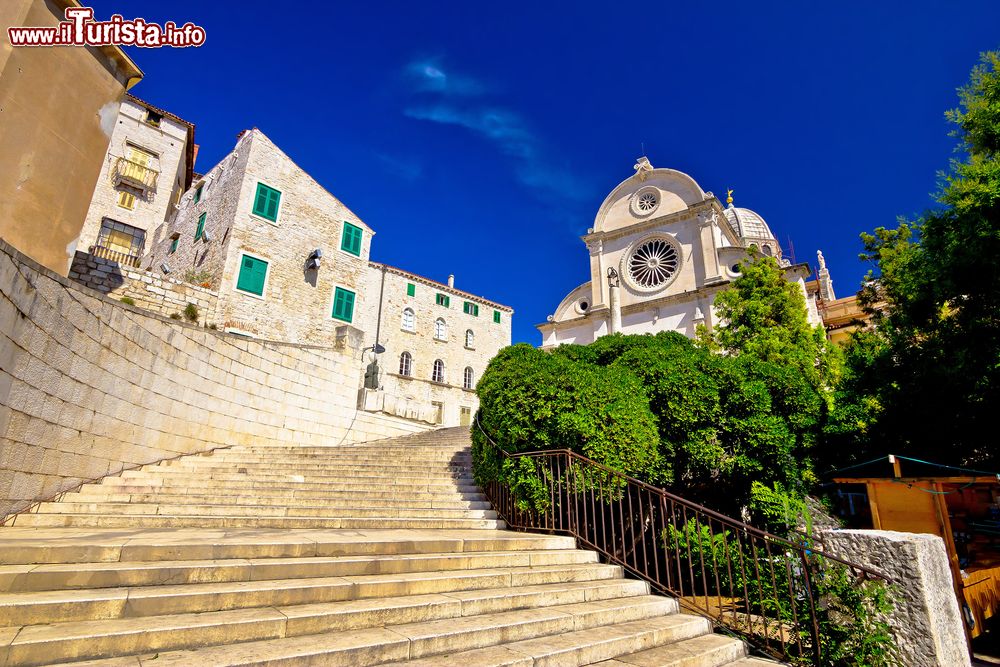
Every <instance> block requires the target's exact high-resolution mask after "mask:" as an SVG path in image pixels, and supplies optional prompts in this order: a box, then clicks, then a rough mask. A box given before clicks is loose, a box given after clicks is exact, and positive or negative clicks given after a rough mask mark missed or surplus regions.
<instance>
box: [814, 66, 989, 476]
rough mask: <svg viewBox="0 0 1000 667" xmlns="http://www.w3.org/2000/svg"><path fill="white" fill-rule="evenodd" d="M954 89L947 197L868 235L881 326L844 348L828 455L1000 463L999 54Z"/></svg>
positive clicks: (872, 293)
mask: <svg viewBox="0 0 1000 667" xmlns="http://www.w3.org/2000/svg"><path fill="white" fill-rule="evenodd" d="M959 96H960V102H961V108H959V109H954V110H952V111H949V112H948V113H947V114H946V116H947V118H948V120H949V121H950V122H951V123H953V124H954V125H955V130H954V132H953V133H952V134H953V136H955V137H957V138H958V139H959V145H958V152H959V155H960V157H959V158H956V159H954V160H952V162H951V166H950V170H949V171H948V172H947V173H945V174H941V188H940V191H939V193H938V195H937V199H938V202H939V203H940V206H939V207H937V208H935V209H932V210H930V211H928V212H926V213H924V215H922V216H921V217H920V218H918V219H917V220H914V221H901V222H900V223H899V225H898V227H897V228H896V229H886V228H882V227H880V228H878V229H876V230H875V231H874V233H872V234H863V235H862V242H863V244H864V253H863V254H862V255H861V258H862V259H863V260H866V261H868V262H870V263H871V264H872V271H871V273H870V274H869V278H870V280H869V281H868V283H867V284H866V286H865V287H864V288H863V289H862V292H861V299H862V302H863V303H864V304H865V305H866V307H868V308H869V309H870V310H873V311H875V312H874V320H875V324H876V329H875V331H874V332H869V333H866V334H862V335H860V336H856V337H855V340H854V341H853V342H852V344H851V345H850V346H849V348H848V350H847V357H848V368H847V371H846V373H845V379H844V382H843V383H842V385H841V386H840V387H839V388H838V405H837V412H836V414H835V416H834V419H832V420H831V427H830V428H829V429H828V435H829V438H830V440H831V445H832V446H831V447H830V448H829V449H830V450H831V451H835V452H843V456H842V457H839V458H838V459H836V460H833V461H831V463H833V464H838V465H842V464H845V463H848V462H850V461H852V460H856V459H858V458H860V457H861V456H862V454H861V452H864V456H865V457H866V458H868V459H870V458H873V457H874V456H878V455H881V454H886V453H896V454H904V455H910V456H915V457H919V458H931V459H932V460H936V461H941V462H944V463H952V464H960V465H962V464H964V465H980V466H987V465H996V464H997V463H1000V451H998V450H997V448H996V447H995V446H993V444H992V443H991V442H990V441H989V440H988V439H984V438H983V437H982V433H988V432H990V431H991V430H992V427H993V413H994V412H995V406H996V405H1000V263H998V262H997V257H998V256H1000V53H997V52H991V53H985V54H983V56H982V62H981V64H980V65H978V66H977V67H976V68H975V69H974V70H973V72H972V75H971V77H970V80H969V83H968V84H967V85H966V86H965V87H964V88H962V89H961V90H960V92H959ZM882 306H884V308H882ZM914 415H934V418H933V419H914Z"/></svg>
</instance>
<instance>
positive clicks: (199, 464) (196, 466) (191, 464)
mask: <svg viewBox="0 0 1000 667" xmlns="http://www.w3.org/2000/svg"><path fill="white" fill-rule="evenodd" d="M160 468H167V469H171V470H238V469H240V468H246V469H247V470H267V471H272V472H286V471H290V472H297V471H304V470H309V471H313V470H316V471H330V472H334V471H336V472H345V471H353V472H359V471H358V468H357V466H355V465H354V464H351V463H341V462H340V461H337V462H331V463H307V462H303V461H289V462H288V463H280V464H277V463H273V462H271V461H264V462H247V461H219V460H215V459H211V458H188V457H185V458H182V459H175V460H173V461H164V462H163V463H161V464H158V465H157V466H155V467H152V466H147V467H145V468H144V469H145V470H158V469H160ZM362 472H364V474H366V475H372V474H376V473H393V474H398V475H406V476H409V477H412V476H414V475H422V474H426V473H428V472H433V473H434V474H435V475H444V476H448V475H458V476H462V475H469V474H470V470H469V466H468V465H392V464H390V463H380V464H378V465H369V466H365V469H364V471H362Z"/></svg>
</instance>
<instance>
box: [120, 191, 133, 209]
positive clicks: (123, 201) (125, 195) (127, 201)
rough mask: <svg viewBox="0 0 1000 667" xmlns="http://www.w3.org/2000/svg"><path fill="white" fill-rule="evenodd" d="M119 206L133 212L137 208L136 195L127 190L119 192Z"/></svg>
mask: <svg viewBox="0 0 1000 667" xmlns="http://www.w3.org/2000/svg"><path fill="white" fill-rule="evenodd" d="M118 205H119V206H121V207H122V208H127V209H128V210H130V211H131V210H133V209H134V208H135V195H134V194H132V193H131V192H127V191H125V190H121V191H119V193H118Z"/></svg>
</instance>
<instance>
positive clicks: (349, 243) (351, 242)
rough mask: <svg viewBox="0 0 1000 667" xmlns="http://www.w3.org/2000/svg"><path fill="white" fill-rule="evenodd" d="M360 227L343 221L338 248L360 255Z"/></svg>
mask: <svg viewBox="0 0 1000 667" xmlns="http://www.w3.org/2000/svg"><path fill="white" fill-rule="evenodd" d="M361 236H362V232H361V228H360V227H356V226H354V225H352V224H351V223H349V222H345V223H344V233H343V234H341V235H340V249H341V250H343V251H344V252H349V253H351V254H352V255H357V256H358V257H360V256H361Z"/></svg>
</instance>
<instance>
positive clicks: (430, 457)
mask: <svg viewBox="0 0 1000 667" xmlns="http://www.w3.org/2000/svg"><path fill="white" fill-rule="evenodd" d="M185 458H187V459H189V460H213V459H215V460H225V461H228V460H239V461H260V462H263V463H267V462H269V461H273V462H289V461H302V462H304V463H322V462H328V463H329V462H337V461H358V462H362V463H381V462H386V461H389V462H392V463H405V462H414V463H421V464H423V463H442V464H452V463H454V464H459V463H462V464H468V463H471V462H472V457H471V455H470V454H468V453H461V452H447V451H440V452H433V451H420V450H406V449H369V450H363V449H353V448H352V449H346V448H345V449H337V448H332V449H329V450H326V451H325V452H308V451H288V452H280V453H276V452H263V451H262V452H234V451H225V452H221V453H214V454H207V455H206V454H192V455H191V456H188V457H185Z"/></svg>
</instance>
